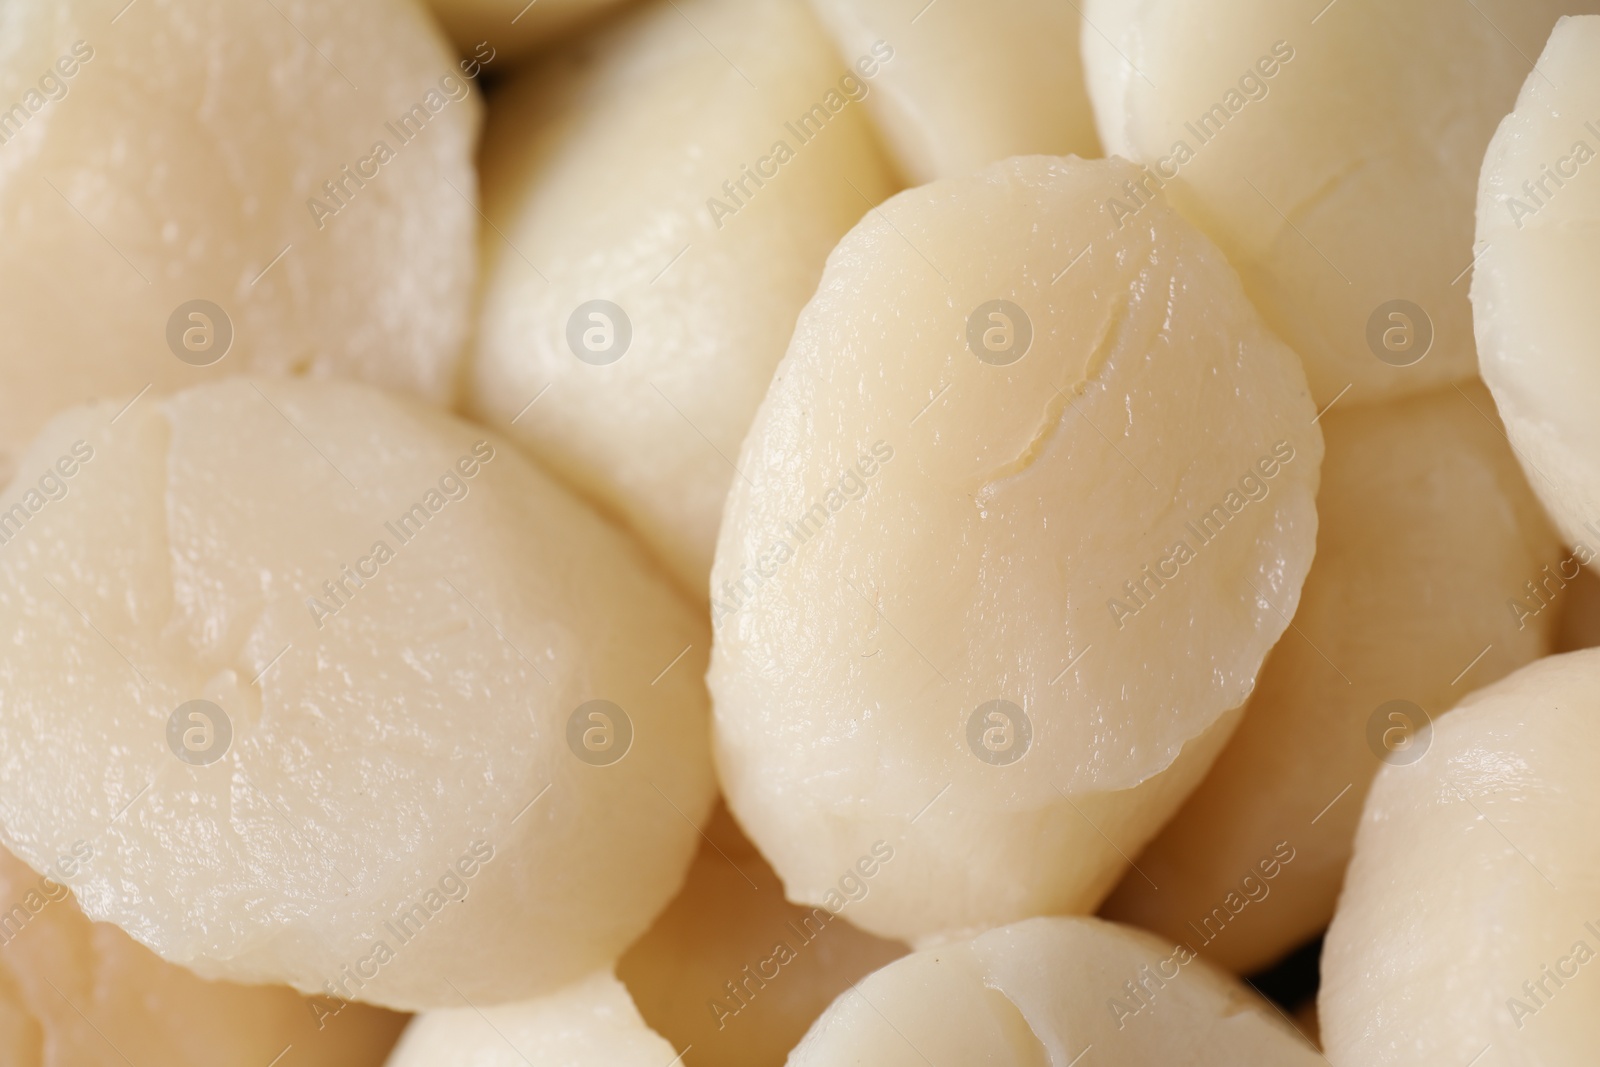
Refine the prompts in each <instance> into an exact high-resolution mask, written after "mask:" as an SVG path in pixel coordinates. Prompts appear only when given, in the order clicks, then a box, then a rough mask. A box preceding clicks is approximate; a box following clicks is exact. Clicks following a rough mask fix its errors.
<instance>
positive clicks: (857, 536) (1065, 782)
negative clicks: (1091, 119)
mask: <svg viewBox="0 0 1600 1067" xmlns="http://www.w3.org/2000/svg"><path fill="white" fill-rule="evenodd" d="M1133 173H1134V172H1133V168H1132V166H1131V165H1129V164H1127V163H1125V162H1122V161H1105V162H1096V163H1089V162H1084V161H1082V160H1074V159H1058V158H1050V157H1022V158H1018V159H1013V160H1008V161H1005V162H1003V163H999V164H995V165H993V166H991V167H988V168H986V169H984V170H982V171H980V172H978V173H977V174H975V175H971V176H968V177H965V178H958V179H950V180H946V181H941V182H935V183H933V184H931V185H928V186H924V187H922V188H920V189H915V190H912V191H909V192H906V193H902V194H901V195H899V196H897V197H895V198H894V199H893V200H891V201H890V202H889V203H888V204H886V205H885V206H884V208H883V209H882V211H881V213H880V212H875V213H874V214H873V215H872V216H871V217H869V218H867V219H865V220H863V221H862V223H861V224H860V225H859V226H857V227H856V229H855V230H853V231H852V232H851V233H850V235H849V236H848V237H846V238H845V240H844V241H842V242H841V243H840V245H839V247H838V249H836V250H835V252H834V253H833V256H832V257H831V259H830V261H829V265H828V270H827V272H826V273H825V274H824V277H823V280H822V284H821V286H820V288H819V289H818V292H817V295H816V297H815V298H814V299H813V300H812V302H811V303H810V304H809V305H808V306H807V308H806V310H805V311H804V312H803V313H802V315H801V317H800V322H799V325H798V326H797V328H796V330H795V337H794V340H793V342H792V344H791V346H790V349H789V353H788V355H787V357H786V358H785V360H784V362H783V364H782V365H781V366H780V367H779V370H778V374H777V377H776V378H775V380H774V382H773V384H772V387H771V389H770V390H769V391H768V394H767V398H766V400H765V401H764V403H763V405H762V409H761V412H760V414H759V415H758V416H757V418H756V422H755V425H754V427H753V428H752V430H751V433H750V436H749V437H748V438H747V440H746V441H745V446H744V450H743V452H742V453H741V455H740V461H739V465H740V468H741V469H742V470H743V471H744V472H745V475H746V478H745V479H740V480H739V481H737V482H736V483H735V484H734V488H733V492H732V494H731V495H730V497H729V502H728V510H727V516H726V521H725V523H724V527H723V531H722V535H721V539H720V542H719V544H718V553H717V564H716V568H715V571H714V574H713V584H712V595H713V601H712V615H713V625H714V628H715V631H716V644H715V648H714V650H713V655H712V667H711V674H710V680H711V687H712V693H713V697H714V702H715V710H716V716H715V721H716V739H717V756H718V762H719V768H720V771H721V776H722V781H723V785H724V790H725V794H726V795H727V797H728V801H729V804H730V806H731V808H732V810H733V812H734V814H735V815H736V817H737V818H738V819H739V821H740V823H741V825H743V827H744V828H745V830H746V831H747V832H748V833H749V834H750V836H751V838H752V839H753V840H754V841H755V842H756V844H757V845H758V846H760V848H761V850H762V853H763V854H764V855H765V856H766V857H767V858H768V859H769V860H770V861H771V862H772V865H773V867H774V868H775V869H776V870H777V871H778V874H779V875H780V877H782V878H783V880H784V885H785V889H786V891H787V893H788V895H789V897H790V899H792V900H795V901H797V902H802V903H808V904H826V903H828V901H829V899H830V894H832V895H833V896H837V891H836V888H835V887H836V884H837V883H838V881H839V879H840V877H841V876H842V875H844V874H846V873H848V872H851V871H852V870H853V868H854V866H855V864H856V863H857V862H858V860H859V859H860V858H861V857H863V856H864V855H867V853H868V850H869V849H870V848H871V847H872V846H873V845H874V843H875V842H877V841H879V840H882V841H884V842H886V843H887V845H888V846H889V847H891V848H892V849H893V850H894V852H895V858H894V859H893V861H892V862H890V863H887V864H885V865H884V869H883V870H882V871H881V872H880V873H879V874H878V875H877V876H876V878H875V879H874V880H873V882H872V884H871V888H870V892H869V893H868V895H867V896H866V897H865V898H864V899H862V900H860V901H858V902H853V903H851V905H850V909H849V912H848V915H849V918H850V920H851V921H852V922H855V923H857V924H858V925H861V926H863V927H864V928H866V929H868V930H870V931H872V932H874V933H877V934H880V935H882V936H888V937H897V938H901V939H919V938H924V937H928V936H934V935H942V934H949V933H951V932H954V931H960V930H965V929H970V928H975V927H983V926H992V925H995V924H997V923H1002V922H1007V921H1011V920H1014V919H1017V918H1021V917H1025V916H1028V915H1033V914H1039V913H1046V912H1059V911H1073V910H1088V909H1091V908H1093V907H1094V905H1095V904H1096V903H1098V901H1099V899H1100V898H1101V897H1102V896H1103V895H1104V894H1105V892H1106V891H1108V890H1109V889H1110V887H1111V884H1112V882H1114V881H1115V878H1116V876H1117V874H1118V873H1119V872H1120V870H1121V869H1122V867H1123V865H1124V863H1125V860H1124V858H1123V856H1122V855H1120V854H1119V852H1118V850H1119V849H1120V850H1121V852H1122V853H1129V854H1131V853H1132V852H1133V851H1134V850H1136V849H1137V848H1138V847H1139V846H1140V845H1142V844H1143V843H1144V842H1145V841H1146V840H1148V838H1149V836H1150V835H1151V834H1153V833H1154V832H1155V830H1156V829H1157V827H1159V826H1160V824H1161V822H1162V821H1163V820H1164V819H1165V818H1166V817H1167V816H1168V815H1170V814H1171V812H1172V811H1173V809H1174V808H1175V807H1176V806H1177V804H1178V802H1179V801H1180V800H1181V799H1182V797H1183V795H1184V794H1185V793H1186V792H1187V791H1188V790H1189V789H1190V788H1192V787H1193V786H1194V784H1195V783H1196V782H1197V781H1198V780H1199V778H1200V776H1201V775H1202V774H1203V773H1204V771H1205V768H1206V767H1207V766H1208V765H1209V763H1210V761H1211V760H1212V759H1213V758H1214V757H1215V755H1216V753H1217V751H1218V749H1219V748H1220V746H1221V745H1222V743H1223V742H1224V741H1225V740H1226V737H1227V734H1228V731H1229V730H1230V729H1231V728H1232V726H1233V724H1234V722H1235V721H1236V717H1237V710H1238V709H1239V707H1240V705H1241V704H1242V703H1243V701H1244V699H1245V697H1246V696H1247V695H1248V694H1249V692H1250V689H1251V686H1252V685H1253V684H1254V682H1255V676H1256V672H1257V671H1258V670H1259V669H1260V666H1261V661H1262V658H1263V657H1264V656H1265V655H1266V652H1267V650H1268V648H1270V647H1271V645H1272V643H1273V641H1275V640H1276V639H1277V637H1278V635H1279V634H1280V633H1281V632H1282V630H1283V628H1284V626H1285V625H1286V623H1287V620H1288V618H1289V616H1290V615H1291V614H1292V613H1293V611H1294V609H1295V604H1296V602H1297V600H1298V598H1299V592H1300V584H1301V582H1302V580H1303V579H1304V577H1305V573H1306V569H1307V567H1308V566H1309V565H1310V560H1311V552H1312V544H1313V540H1314V538H1315V534H1316V515H1315V509H1314V506H1313V498H1314V496H1315V493H1316V487H1317V468H1318V464H1319V463H1320V462H1321V458H1322V437H1321V434H1320V432H1319V430H1318V429H1317V427H1316V426H1315V425H1314V424H1313V423H1312V418H1313V416H1314V414H1315V412H1314V410H1313V408H1312V406H1311V400H1310V395H1309V392H1308V390H1307V387H1306V383H1305V375H1304V373H1303V371H1302V370H1301V368H1300V365H1299V362H1298V361H1297V360H1296V359H1295V356H1294V353H1293V352H1291V351H1289V349H1287V348H1286V347H1284V345H1283V344H1282V343H1281V342H1279V341H1278V340H1276V339H1275V338H1274V337H1273V336H1272V335H1271V334H1270V333H1268V332H1267V330H1266V328H1265V327H1264V325H1263V324H1262V323H1261V321H1260V319H1259V318H1258V316H1257V315H1256V313H1255V311H1254V310H1253V309H1252V308H1251V307H1250V305H1249V304H1248V303H1247V302H1246V300H1245V298H1244V295H1243V292H1242V291H1241V290H1240V288H1239V284H1238V279H1237V277H1236V276H1235V275H1234V274H1233V272H1232V270H1231V269H1230V268H1229V267H1228V265H1227V263H1226V261H1225V260H1224V259H1223V258H1222V256H1221V254H1220V253H1219V252H1218V251H1217V250H1216V248H1215V247H1214V246H1212V245H1211V243H1210V242H1209V241H1207V240H1206V239H1205V238H1204V237H1203V236H1202V235H1201V234H1200V233H1199V232H1198V231H1197V230H1195V229H1194V228H1193V227H1192V226H1190V225H1189V224H1188V223H1186V222H1185V221H1183V220H1182V219H1181V218H1180V217H1178V216H1177V215H1176V214H1175V213H1173V212H1171V211H1170V210H1168V209H1167V208H1166V207H1165V206H1163V205H1157V206H1155V207H1154V208H1152V210H1151V211H1150V212H1149V214H1148V215H1146V216H1145V217H1144V218H1143V219H1142V220H1141V225H1139V226H1138V227H1130V228H1127V229H1124V230H1122V231H1120V232H1117V231H1114V230H1112V229H1111V228H1110V227H1108V226H1107V224H1106V222H1105V219H1104V217H1103V215H1102V214H1101V211H1100V204H1101V202H1102V201H1103V200H1104V198H1105V197H1106V196H1107V195H1109V194H1110V192H1111V191H1112V190H1113V189H1115V188H1116V187H1117V185H1118V184H1119V183H1120V182H1121V181H1123V180H1125V179H1127V178H1128V177H1130V176H1131V175H1132V174H1133Z"/></svg>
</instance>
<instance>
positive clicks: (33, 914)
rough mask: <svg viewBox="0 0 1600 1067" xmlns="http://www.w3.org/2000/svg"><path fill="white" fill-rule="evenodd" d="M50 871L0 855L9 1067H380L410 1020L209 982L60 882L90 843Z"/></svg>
mask: <svg viewBox="0 0 1600 1067" xmlns="http://www.w3.org/2000/svg"><path fill="white" fill-rule="evenodd" d="M74 844H76V845H78V847H77V848H76V850H75V849H74V848H73V847H72V846H69V847H68V849H67V851H65V852H64V853H62V854H61V855H59V856H55V857H52V858H51V861H50V863H49V864H48V865H47V870H46V873H45V874H42V875H41V874H39V873H37V872H35V871H33V870H31V869H29V867H28V866H27V865H26V864H24V863H23V862H22V861H21V860H19V859H17V858H16V857H14V856H12V855H11V854H10V853H7V852H5V851H4V850H0V908H4V909H5V910H4V911H0V1062H3V1063H5V1064H6V1067H127V1064H129V1063H135V1064H140V1065H143V1064H160V1065H162V1067H214V1065H216V1064H220V1063H240V1064H261V1065H265V1064H267V1063H269V1062H271V1060H272V1058H273V1057H274V1056H278V1055H280V1054H282V1053H283V1051H284V1049H285V1047H288V1046H292V1047H293V1048H294V1053H295V1058H294V1060H293V1062H294V1063H296V1064H302V1065H304V1067H378V1065H379V1064H381V1063H383V1061H384V1057H385V1056H386V1055H387V1054H388V1051H389V1048H390V1047H391V1046H392V1045H393V1044H394V1042H395V1038H396V1037H398V1036H399V1033H400V1028H401V1027H402V1026H404V1025H405V1019H404V1017H403V1016H398V1015H394V1014H391V1013H389V1012H386V1011H380V1010H378V1009H376V1008H370V1007H367V1006H365V1005H361V1004H343V1005H341V1004H336V1003H334V1002H332V1001H329V1000H326V999H325V998H324V999H319V998H315V997H313V998H310V999H306V998H302V997H299V996H296V995H295V993H294V992H293V991H292V990H288V989H285V988H283V987H282V986H242V985H234V984H233V983H231V982H207V981H205V980H204V979H201V978H197V977H195V975H193V974H191V973H190V972H189V971H187V970H185V969H184V968H182V967H178V966H176V965H174V964H171V963H168V962H166V961H165V960H163V959H161V958H160V957H158V956H156V955H155V954H154V953H152V952H151V951H150V950H149V949H147V948H145V947H144V946H143V945H141V944H139V943H137V942H136V941H134V940H133V939H132V938H130V937H129V936H128V935H127V934H125V933H123V932H122V931H121V930H119V929H117V928H116V927H115V926H112V925H110V924H109V923H94V922H90V921H89V920H88V919H87V918H85V917H84V914H83V912H82V911H81V910H80V909H79V908H78V905H77V904H76V903H75V902H74V901H73V899H72V895H71V891H70V890H68V889H67V888H66V886H65V885H64V884H63V883H62V882H61V881H60V880H59V879H60V878H62V877H63V872H64V871H66V872H70V871H72V870H74V869H75V867H76V864H77V863H78V862H79V860H80V859H81V858H82V857H83V855H84V852H83V847H82V846H83V845H86V844H87V842H83V843H81V844H79V843H74Z"/></svg>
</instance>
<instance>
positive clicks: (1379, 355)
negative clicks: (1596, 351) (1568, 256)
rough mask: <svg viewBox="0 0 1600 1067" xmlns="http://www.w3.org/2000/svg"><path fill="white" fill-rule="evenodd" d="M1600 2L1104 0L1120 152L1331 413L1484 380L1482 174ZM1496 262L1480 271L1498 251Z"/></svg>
mask: <svg viewBox="0 0 1600 1067" xmlns="http://www.w3.org/2000/svg"><path fill="white" fill-rule="evenodd" d="M1580 11H1587V12H1593V11H1600V0H1473V2H1471V3H1457V2H1456V0H1412V2H1408V3H1404V4H1389V3H1381V2H1378V0H1335V2H1333V3H1327V2H1326V0H1323V2H1322V3H1316V4H1284V3H1281V2H1279V0H1230V2H1228V3H1225V4H1220V5H1218V4H1194V3H1189V2H1187V0H1087V2H1086V3H1084V4H1083V14H1084V18H1085V20H1086V22H1087V23H1089V24H1090V25H1092V26H1093V27H1095V32H1089V31H1087V30H1086V31H1085V33H1084V36H1083V45H1084V67H1085V70H1086V71H1087V75H1088V85H1089V97H1090V99H1091V100H1092V101H1093V102H1094V110H1095V115H1096V120H1097V124H1098V127H1099V131H1100V138H1101V140H1102V142H1104V144H1105V147H1106V151H1107V152H1111V153H1115V154H1117V155H1120V156H1125V157H1127V158H1129V159H1133V160H1135V161H1137V162H1139V163H1141V164H1143V165H1144V169H1142V170H1141V171H1140V173H1139V174H1138V175H1136V176H1134V178H1133V179H1132V181H1131V182H1130V184H1129V185H1128V186H1127V187H1126V188H1124V189H1123V190H1121V191H1120V192H1119V193H1117V194H1116V195H1114V196H1109V197H1107V198H1106V201H1105V205H1104V206H1105V211H1106V213H1107V217H1108V219H1113V220H1114V221H1115V222H1117V223H1126V224H1130V225H1131V224H1132V222H1133V220H1134V219H1135V218H1136V217H1137V216H1138V215H1139V214H1140V213H1141V212H1143V211H1144V210H1145V207H1144V205H1145V204H1146V203H1147V202H1148V201H1149V199H1150V197H1151V196H1153V195H1154V193H1155V192H1157V191H1162V192H1164V193H1165V194H1166V195H1168V196H1169V197H1170V199H1171V201H1172V203H1173V204H1174V206H1176V207H1178V208H1179V209H1180V210H1181V211H1183V212H1185V213H1186V214H1187V215H1188V216H1189V217H1190V218H1192V219H1193V220H1194V221H1195V222H1196V223H1197V224H1198V225H1200V226H1201V228H1203V229H1204V230H1205V231H1206V232H1207V233H1208V234H1209V235H1210V236H1211V237H1212V238H1213V239H1214V240H1216V242H1217V243H1218V244H1219V245H1221V246H1222V249H1223V251H1225V252H1226V253H1227V254H1228V258H1229V259H1230V260H1231V261H1232V262H1233V264H1234V265H1235V266H1236V267H1237V268H1238V270H1239V274H1240V276H1241V277H1242V278H1243V279H1244V284H1245V289H1246V290H1247V291H1248V292H1249V294H1250V298H1251V300H1253V301H1254V302H1255V304H1256V306H1257V307H1259V308H1260V309H1261V313H1262V315H1263V316H1264V317H1265V318H1266V320H1267V322H1268V323H1269V324H1270V325H1271V326H1272V328H1273V330H1275V331H1276V332H1277V333H1278V334H1279V335H1280V336H1281V337H1283V339H1284V340H1285V341H1287V342H1288V343H1289V344H1290V345H1291V346H1292V347H1293V348H1294V349H1295V351H1297V352H1299V353H1300V356H1301V357H1302V358H1303V359H1304V360H1305V362H1306V374H1307V376H1308V377H1309V378H1310V380H1311V388H1312V391H1313V393H1314V394H1315V396H1316V398H1317V403H1318V404H1319V405H1323V406H1325V405H1327V404H1329V403H1331V402H1332V401H1333V400H1334V399H1335V398H1336V397H1338V396H1340V395H1341V394H1343V393H1344V392H1345V390H1346V389H1348V390H1349V395H1348V396H1346V397H1345V398H1344V403H1345V404H1347V405H1348V404H1364V403H1372V402H1378V401H1382V400H1384V399H1388V398H1394V397H1399V396H1404V395H1409V394H1414V393H1422V392H1426V391H1428V390H1430V389H1435V388H1438V387H1440V386H1443V385H1447V384H1449V383H1450V382H1453V381H1461V380H1464V379H1467V378H1470V377H1471V376H1472V375H1473V374H1474V373H1475V372H1476V369H1477V368H1476V367H1475V366H1474V364H1473V359H1472V351H1473V349H1472V329H1473V327H1472V319H1471V308H1470V306H1469V303H1468V300H1467V288H1468V287H1467V284H1466V283H1465V281H1464V279H1465V277H1466V275H1467V273H1468V272H1469V268H1470V267H1471V265H1472V263H1473V261H1474V259H1475V257H1476V256H1477V254H1478V253H1479V252H1480V251H1482V249H1481V246H1474V244H1473V222H1472V215H1473V204H1474V198H1475V191H1476V180H1477V179H1476V175H1477V172H1478V167H1479V163H1480V161H1481V160H1482V158H1483V152H1484V149H1485V148H1486V147H1488V144H1489V138H1490V137H1491V135H1493V133H1494V128H1495V124H1496V123H1498V122H1499V121H1500V119H1501V117H1502V116H1504V115H1505V113H1506V111H1507V110H1508V109H1509V108H1510V107H1511V104H1512V101H1513V100H1514V99H1515V98H1516V95H1517V87H1518V86H1520V85H1521V84H1522V82H1523V79H1524V78H1526V77H1527V76H1528V68H1529V66H1530V65H1531V61H1530V58H1529V57H1531V56H1533V55H1535V54H1537V52H1538V50H1539V48H1540V46H1541V45H1542V44H1543V42H1544V40H1545V37H1546V36H1547V35H1548V34H1549V33H1550V28H1551V26H1553V25H1554V24H1555V21H1556V19H1557V18H1558V17H1559V16H1560V15H1563V14H1571V13H1576V12H1580ZM1480 265H1481V264H1480Z"/></svg>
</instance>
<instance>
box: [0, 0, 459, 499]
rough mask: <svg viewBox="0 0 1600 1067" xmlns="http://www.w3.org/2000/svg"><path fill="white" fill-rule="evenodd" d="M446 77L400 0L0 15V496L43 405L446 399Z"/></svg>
mask: <svg viewBox="0 0 1600 1067" xmlns="http://www.w3.org/2000/svg"><path fill="white" fill-rule="evenodd" d="M108 7H109V10H108ZM113 17H114V18H113ZM69 72H70V73H69ZM461 74H462V72H461V70H460V69H459V67H458V65H457V60H456V58H455V57H454V56H453V55H452V54H451V53H450V52H449V51H448V49H447V48H446V47H445V44H444V41H443V40H442V39H441V37H440V36H439V32H438V30H437V29H435V28H434V26H433V24H432V21H431V20H430V19H429V17H428V15H427V13H426V12H425V11H424V10H423V9H422V8H421V7H420V5H418V4H417V3H415V2H414V0H344V2H341V3H338V4H325V3H317V2H312V0H275V2H274V3H271V4H254V3H247V4H232V3H229V4H216V3H211V2H209V0H141V2H140V3H137V4H130V5H128V6H127V7H126V8H125V9H124V10H122V11H120V12H119V11H118V10H117V7H116V6H110V5H106V4H103V3H94V2H90V0H15V2H11V3H6V4H4V5H3V6H0V109H3V108H6V107H7V106H9V105H11V104H13V103H16V105H17V106H15V107H11V110H10V111H8V112H7V111H0V146H3V148H0V151H3V152H4V157H5V164H4V168H3V171H0V293H4V294H5V299H4V300H3V301H0V337H4V338H5V339H6V341H5V347H4V350H3V351H0V484H4V483H5V482H6V480H7V479H8V478H9V476H10V475H11V474H13V473H15V471H14V467H15V462H16V460H17V453H18V451H19V450H20V449H21V448H23V447H24V446H26V445H27V443H28V441H29V440H30V439H31V438H32V437H33V435H34V434H35V433H37V432H38V431H39V428H40V427H41V426H42V425H43V424H44V422H45V420H46V419H48V418H49V417H50V416H51V415H53V414H55V413H56V412H57V411H59V410H61V409H62V408H64V407H67V406H69V405H72V404H78V403H83V402H85V401H89V400H98V399H102V398H113V397H115V398H118V399H119V400H120V401H122V402H126V401H127V400H129V399H130V398H132V397H133V396H134V394H136V393H138V392H139V391H140V390H141V389H144V388H145V387H146V386H152V385H153V386H154V389H155V391H156V392H157V393H160V392H164V391H170V390H173V389H178V388H183V387H185V386H189V385H195V384H199V383H200V382H202V381H208V380H213V379H215V378H216V377H218V376H223V375H231V374H235V373H240V372H243V371H252V372H255V373H262V374H308V375H312V376H315V377H338V378H359V379H362V380H365V381H369V382H373V383H375V384H379V385H382V386H385V387H387V388H390V389H396V390H400V391H404V392H408V393H411V394H414V395H416V396H419V397H422V398H424V399H426V400H429V401H431V402H434V403H438V404H441V405H447V404H449V403H451V402H452V401H453V400H454V399H455V396H456V390H457V377H458V375H459V372H460V356H461V346H462V343H463V341H464V340H465V337H466V331H467V327H468V315H469V306H470V303H471V290H472V285H473V279H474V275H475V271H476V264H475V262H474V259H473V235H474V233H475V231H476V221H477V213H476V212H475V211H474V209H473V198H474V196H475V192H474V186H475V182H476V179H475V174H474V169H473V165H472V151H473V146H474V142H475V140H476V135H477V131H478V125H479V121H480V118H481V107H480V104H479V101H478V92H477V89H476V88H475V87H474V85H473V84H472V82H471V81H470V80H469V79H467V78H464V77H462V76H461ZM41 86H44V87H45V88H46V90H47V91H48V93H49V95H48V96H47V95H43V94H41V92H40V87H41ZM36 104H37V105H38V106H35V105H36ZM380 146H381V147H380ZM313 205H318V206H316V207H314V206H313ZM196 300H204V301H209V302H210V303H211V304H212V305H214V306H215V307H216V308H220V309H221V315H220V316H219V315H218V314H217V313H216V312H215V311H212V310H209V309H203V310H200V311H196V310H195V309H193V308H189V307H188V305H190V303H191V302H192V301H196ZM186 308H187V310H186ZM196 314H198V315H199V317H198V318H194V317H191V316H192V315H196ZM230 334H231V339H230V336H229V335H230ZM179 352H181V353H182V354H183V357H184V358H182V359H180V358H179V355H178V354H177V353H179ZM223 352H226V355H223ZM218 356H220V357H221V358H220V361H218V362H214V363H212V364H211V365H209V366H200V365H196V364H201V363H205V362H206V361H208V360H213V359H214V358H215V357H218Z"/></svg>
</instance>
